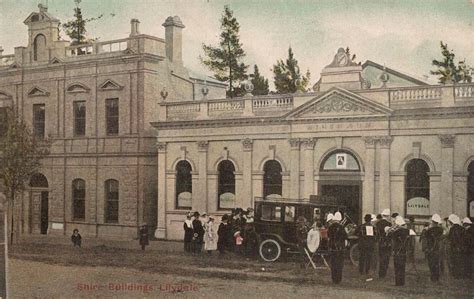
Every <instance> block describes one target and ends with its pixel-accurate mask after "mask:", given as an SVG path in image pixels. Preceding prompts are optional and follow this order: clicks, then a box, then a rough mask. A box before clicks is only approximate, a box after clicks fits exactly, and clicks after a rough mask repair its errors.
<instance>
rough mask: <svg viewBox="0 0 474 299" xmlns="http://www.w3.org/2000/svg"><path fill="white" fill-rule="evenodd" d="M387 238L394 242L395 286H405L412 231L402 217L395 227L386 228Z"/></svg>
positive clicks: (398, 217) (396, 221)
mask: <svg viewBox="0 0 474 299" xmlns="http://www.w3.org/2000/svg"><path fill="white" fill-rule="evenodd" d="M385 230H386V231H387V237H389V238H390V239H391V240H392V243H393V245H392V248H393V266H394V268H395V285H396V286H404V285H405V266H406V262H407V249H408V242H409V237H410V231H409V230H408V228H407V227H406V223H405V220H404V219H403V217H402V216H396V217H395V224H394V226H393V227H386V228H385Z"/></svg>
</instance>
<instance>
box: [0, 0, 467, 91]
mask: <svg viewBox="0 0 474 299" xmlns="http://www.w3.org/2000/svg"><path fill="white" fill-rule="evenodd" d="M39 2H42V3H46V2H47V4H48V7H49V9H48V11H49V12H50V13H51V14H53V15H54V16H56V17H57V18H59V19H61V20H62V21H65V20H68V19H70V18H72V16H73V7H74V1H73V0H42V1H37V0H0V46H2V47H3V48H4V49H5V52H4V54H10V53H13V48H14V47H15V46H24V45H26V43H27V28H26V26H25V25H24V24H23V20H24V19H25V18H26V17H27V16H28V15H29V13H30V12H32V11H37V4H38V3H39ZM473 3H474V0H438V1H435V0H404V1H393V0H392V1H383V0H374V1H363V0H353V1H349V0H346V1H337V0H330V1H316V0H313V1H302V0H299V1H298V0H295V1H290V0H286V1H283V0H282V1H269V0H263V1H245V0H236V1H230V0H227V1H218V0H183V1H164V0H134V1H133V0H100V1H99V0H82V2H81V4H80V6H81V7H82V10H83V15H84V17H86V18H88V17H94V16H97V15H99V14H101V13H103V14H104V15H105V16H104V18H102V19H101V20H99V21H96V22H94V23H89V24H88V27H87V29H88V35H89V37H99V38H100V40H101V41H105V40H112V39H118V38H123V37H126V36H128V34H129V33H130V19H132V18H138V19H139V20H140V22H141V24H140V31H141V33H145V34H150V35H155V36H158V37H164V28H163V27H162V26H161V24H162V23H163V22H164V20H165V19H166V17H168V16H170V15H178V16H179V17H180V18H181V20H182V21H183V23H184V25H185V26H186V28H185V29H184V31H183V59H184V64H185V65H186V66H187V67H189V68H190V69H192V70H193V71H195V72H199V73H203V74H211V73H210V72H209V71H208V70H207V69H206V68H204V67H203V66H202V65H201V63H200V61H199V58H198V57H199V55H202V53H203V51H202V46H201V45H202V43H206V44H209V43H211V44H217V41H218V37H219V33H220V29H219V27H220V21H219V20H220V18H221V15H222V11H223V8H224V5H226V4H228V5H230V7H231V9H232V10H233V11H234V16H235V17H236V18H237V20H238V21H239V23H240V27H241V28H240V35H241V42H242V43H243V47H244V50H245V51H246V53H247V56H246V58H245V63H247V64H250V65H251V67H250V68H249V70H250V71H252V70H253V64H255V63H256V64H257V65H258V66H259V68H260V70H261V72H262V73H263V74H264V75H265V76H266V77H267V78H268V79H269V81H270V82H272V81H273V79H272V72H271V68H272V66H273V64H275V62H276V60H277V59H280V58H286V56H287V50H288V47H289V46H290V45H291V47H292V48H293V51H294V53H295V57H296V58H297V59H298V61H299V65H300V67H301V68H302V71H305V70H306V69H309V70H310V71H311V75H312V78H311V86H312V85H313V84H314V83H315V82H316V81H317V80H318V79H319V74H320V72H321V70H322V68H323V67H324V66H325V65H327V64H329V63H330V62H331V60H332V58H333V56H334V54H335V53H336V51H337V49H338V48H339V47H344V48H345V47H346V46H349V47H350V48H351V52H352V53H355V54H357V59H358V60H359V61H362V62H364V61H365V60H372V61H375V62H377V63H380V64H385V65H387V66H388V67H391V68H394V69H396V70H400V71H404V72H407V73H410V74H414V75H416V76H418V77H422V76H423V75H428V74H429V71H430V70H431V69H433V67H432V66H431V61H432V59H433V58H440V49H439V41H440V40H442V41H444V42H447V43H448V46H449V47H450V48H451V49H454V50H455V53H456V58H457V59H464V58H465V59H466V60H467V62H468V63H469V64H470V65H471V66H473V65H474V4H473ZM110 13H113V14H115V16H113V17H112V16H111V15H110ZM62 36H63V38H65V37H66V36H65V35H64V34H62ZM434 82H436V80H434Z"/></svg>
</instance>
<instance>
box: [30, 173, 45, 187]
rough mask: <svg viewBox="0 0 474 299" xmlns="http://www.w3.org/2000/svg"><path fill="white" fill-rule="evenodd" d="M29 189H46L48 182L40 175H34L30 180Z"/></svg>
mask: <svg viewBox="0 0 474 299" xmlns="http://www.w3.org/2000/svg"><path fill="white" fill-rule="evenodd" d="M30 187H32V188H48V180H47V179H46V177H45V176H44V175H42V174H41V173H35V174H33V175H32V176H31V178H30Z"/></svg>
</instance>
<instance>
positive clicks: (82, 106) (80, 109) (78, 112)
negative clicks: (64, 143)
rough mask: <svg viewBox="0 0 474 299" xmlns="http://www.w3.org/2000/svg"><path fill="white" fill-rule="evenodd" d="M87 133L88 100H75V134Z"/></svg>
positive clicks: (82, 134)
mask: <svg viewBox="0 0 474 299" xmlns="http://www.w3.org/2000/svg"><path fill="white" fill-rule="evenodd" d="M85 134H86V102H74V136H84V135H85Z"/></svg>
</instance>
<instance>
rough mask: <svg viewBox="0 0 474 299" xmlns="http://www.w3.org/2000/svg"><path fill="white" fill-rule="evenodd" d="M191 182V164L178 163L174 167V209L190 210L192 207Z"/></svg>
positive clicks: (186, 162) (185, 162)
mask: <svg viewBox="0 0 474 299" xmlns="http://www.w3.org/2000/svg"><path fill="white" fill-rule="evenodd" d="M192 195H193V181H192V175H191V164H189V162H188V161H185V160H183V161H179V162H178V164H177V165H176V208H183V209H190V208H191V207H192V197H193V196H192Z"/></svg>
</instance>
